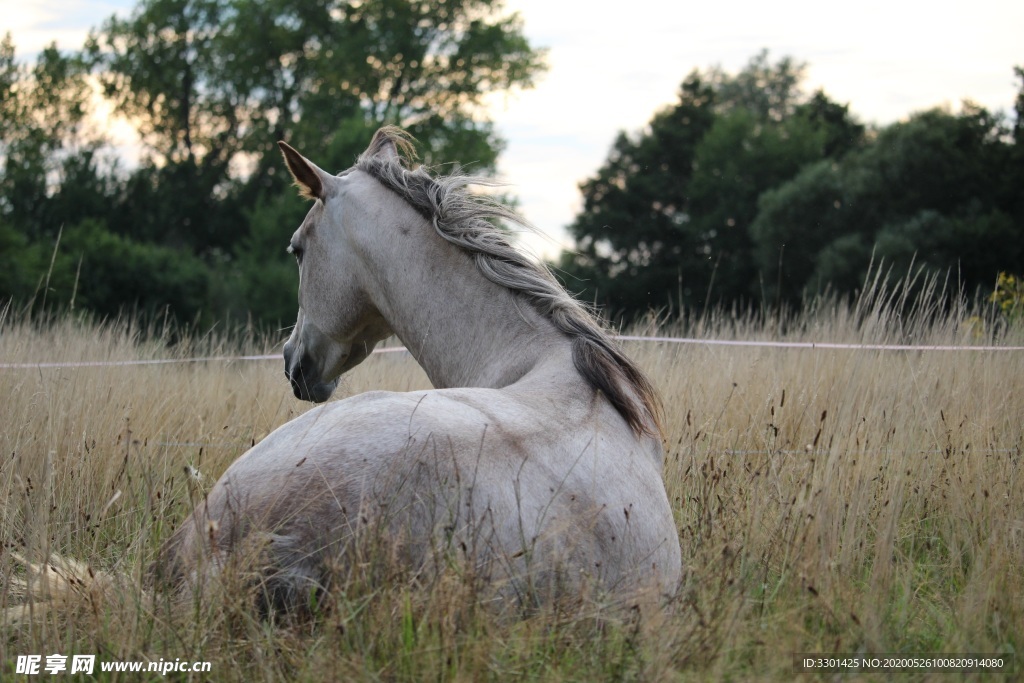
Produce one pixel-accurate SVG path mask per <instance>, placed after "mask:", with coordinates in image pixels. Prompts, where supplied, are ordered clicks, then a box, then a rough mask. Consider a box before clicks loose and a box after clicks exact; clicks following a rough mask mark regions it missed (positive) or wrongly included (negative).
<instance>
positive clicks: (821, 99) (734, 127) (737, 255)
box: [559, 52, 864, 318]
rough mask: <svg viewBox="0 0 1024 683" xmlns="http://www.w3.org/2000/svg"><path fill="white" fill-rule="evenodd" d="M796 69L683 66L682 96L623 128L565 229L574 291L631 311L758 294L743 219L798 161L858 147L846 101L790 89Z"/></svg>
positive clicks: (760, 60) (799, 70)
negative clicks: (643, 125)
mask: <svg viewBox="0 0 1024 683" xmlns="http://www.w3.org/2000/svg"><path fill="white" fill-rule="evenodd" d="M803 72H804V67H803V65H802V64H799V63H796V62H794V61H793V60H792V59H789V58H783V59H781V60H779V61H778V62H776V63H775V64H772V63H771V62H770V61H769V60H768V56H767V53H766V52H761V53H759V54H758V55H756V56H755V57H754V58H753V59H752V60H751V61H750V62H749V63H748V65H747V67H746V68H745V69H744V70H743V71H741V72H740V73H739V74H738V75H736V76H730V75H728V74H725V73H724V72H722V71H721V70H718V69H713V70H710V71H708V72H707V73H705V74H702V73H700V72H699V71H694V72H693V73H691V74H690V75H689V76H688V77H687V78H686V80H685V81H684V82H683V84H682V87H681V88H680V95H679V102H678V104H676V105H675V106H674V107H672V108H670V109H667V110H665V111H662V112H659V113H658V114H656V115H655V116H654V118H653V119H652V120H651V123H650V124H649V126H648V128H647V129H646V130H645V131H644V132H643V133H642V134H640V135H638V136H633V137H630V136H627V135H625V134H621V135H620V136H619V138H618V139H617V140H616V143H615V145H614V147H613V149H612V152H611V153H610V154H609V157H608V160H607V161H606V163H605V165H604V166H603V167H602V168H601V169H600V170H599V171H598V174H597V176H596V177H595V178H593V179H591V180H588V181H586V182H585V183H584V184H583V185H581V191H582V192H583V196H584V207H583V211H582V212H581V213H580V214H579V215H578V216H577V217H576V220H575V221H574V223H573V224H572V225H571V226H569V231H570V233H571V234H572V235H573V236H574V237H575V238H576V251H575V253H571V254H567V255H565V256H564V257H563V258H562V260H561V262H560V263H559V268H560V269H561V270H562V271H563V272H564V273H566V274H567V276H569V278H570V280H569V284H570V286H572V287H573V288H576V289H579V288H581V287H582V288H583V289H584V291H585V293H584V296H585V297H586V298H588V299H596V300H598V301H600V302H601V303H603V304H605V305H606V306H607V307H608V308H609V310H611V311H612V312H613V313H616V314H621V315H623V316H624V317H627V318H629V317H634V316H636V315H639V314H642V313H644V312H645V311H646V310H647V309H648V308H650V307H655V308H659V307H665V306H671V307H701V306H706V305H707V304H708V303H709V300H708V294H709V293H710V296H711V300H712V301H733V300H737V299H742V298H751V297H756V296H758V295H759V293H760V286H759V281H758V278H757V273H756V270H755V267H754V263H753V257H752V254H751V250H752V244H751V241H750V235H749V226H750V224H751V223H752V222H753V220H754V218H755V216H756V214H757V201H758V197H759V196H760V195H761V193H762V192H764V191H765V190H767V189H769V188H771V187H775V186H777V185H779V184H781V183H782V182H784V181H786V180H788V179H789V178H791V177H792V176H793V175H795V174H796V173H797V171H799V169H800V168H802V167H803V166H804V165H806V164H808V163H810V162H813V161H816V160H818V159H821V158H824V157H825V156H826V155H830V154H831V155H836V156H838V155H842V154H844V153H846V152H847V151H849V150H850V149H853V148H855V147H856V146H857V145H859V144H860V140H861V139H862V138H863V132H864V129H863V127H862V126H861V125H860V124H858V123H856V122H855V121H854V120H853V119H852V118H851V117H850V115H849V112H848V110H847V108H846V107H845V106H841V105H838V104H836V103H834V102H831V101H830V100H829V99H828V98H827V97H826V96H825V95H824V94H823V93H821V92H818V93H815V94H814V95H813V96H812V97H807V96H806V95H805V94H804V93H803V92H801V91H800V89H799V87H798V86H799V83H800V81H801V79H802V74H803Z"/></svg>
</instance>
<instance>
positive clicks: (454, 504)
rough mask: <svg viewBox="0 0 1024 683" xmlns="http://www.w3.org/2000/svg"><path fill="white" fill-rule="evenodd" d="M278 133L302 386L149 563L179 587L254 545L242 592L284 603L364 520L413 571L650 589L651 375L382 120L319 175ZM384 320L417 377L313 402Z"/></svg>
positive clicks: (656, 510)
mask: <svg viewBox="0 0 1024 683" xmlns="http://www.w3.org/2000/svg"><path fill="white" fill-rule="evenodd" d="M279 146H280V148H281V151H282V153H283V155H284V160H285V163H286V165H287V167H288V169H289V171H290V173H291V175H292V177H293V179H294V181H295V184H296V186H297V187H298V189H299V193H300V194H301V195H302V196H303V197H305V198H306V199H308V200H310V201H312V202H313V204H312V207H311V208H310V209H309V212H308V214H307V215H306V217H305V220H304V221H303V222H302V224H301V225H300V226H299V228H298V229H297V230H296V231H295V232H294V234H293V235H292V236H291V240H290V242H289V245H288V248H287V251H288V252H290V253H291V254H292V255H293V256H294V257H295V259H296V262H297V264H298V269H299V288H298V314H297V318H296V323H295V326H294V328H293V329H292V331H291V334H290V336H289V338H288V340H287V342H286V343H285V344H284V361H285V375H286V377H287V379H288V381H289V383H290V385H291V389H292V390H293V392H294V394H295V396H296V397H298V398H300V399H303V400H306V401H312V402H315V403H318V404H320V405H318V406H316V407H314V408H312V409H310V410H309V411H307V412H305V413H304V414H302V415H301V416H299V417H297V418H295V419H293V420H291V421H290V422H288V423H286V424H284V425H283V426H281V427H279V428H277V429H276V430H275V431H273V432H272V433H271V434H269V435H268V436H267V437H266V438H265V439H264V440H262V441H261V442H260V443H258V444H256V445H255V446H254V447H253V448H251V449H250V450H249V451H248V452H246V453H244V454H243V455H242V456H240V457H239V458H238V459H237V460H236V461H235V462H234V463H233V464H232V465H231V466H230V467H229V468H228V469H227V470H226V471H225V472H224V474H223V476H221V478H220V479H219V480H218V481H217V483H216V484H215V485H214V486H213V488H212V489H211V490H210V491H209V493H208V494H207V496H206V498H205V500H204V501H202V502H201V503H200V504H199V505H198V506H197V507H196V509H195V510H194V512H193V513H192V515H191V517H189V518H188V519H187V520H186V521H185V522H184V523H183V524H182V525H181V526H180V527H179V528H177V529H176V531H175V532H174V533H173V534H172V536H171V537H170V538H169V540H168V541H167V542H166V544H165V545H164V547H163V548H162V550H161V551H160V555H159V558H160V559H159V563H160V565H161V566H162V567H163V570H162V571H163V574H164V575H165V576H167V577H170V578H171V580H173V581H175V582H177V584H178V585H179V586H193V587H198V586H201V585H202V584H204V582H206V581H208V580H209V579H210V578H211V577H213V576H216V575H218V574H221V573H223V572H225V571H227V569H226V568H227V567H228V566H229V563H230V560H231V558H232V557H233V556H234V555H236V554H237V553H239V552H241V549H243V548H250V549H252V548H258V549H259V550H258V552H259V553H260V554H259V557H260V558H261V560H260V561H261V562H262V563H263V565H262V570H261V573H260V576H261V578H262V581H263V591H264V593H263V594H264V595H265V596H266V599H267V600H268V601H269V603H268V604H270V605H271V606H273V607H275V608H277V607H282V608H286V609H287V608H292V607H297V606H300V603H302V601H303V600H304V599H306V598H307V597H308V595H309V594H310V591H322V590H327V589H328V588H329V587H330V583H331V577H332V576H333V574H332V572H336V571H337V567H338V566H339V564H341V565H344V563H345V562H346V561H347V560H349V559H351V557H352V556H353V555H354V554H355V553H356V552H357V550H356V546H357V544H358V542H359V539H363V540H364V541H365V540H367V539H372V540H375V541H377V542H380V541H382V540H383V541H384V542H386V543H387V544H388V547H389V548H391V549H392V550H391V552H392V554H393V557H396V558H399V560H400V561H401V562H402V563H403V566H406V567H408V568H409V569H410V570H411V571H413V572H429V571H432V570H433V571H436V570H437V569H438V568H439V567H440V566H442V564H444V563H450V562H452V561H458V562H461V563H463V565H464V566H467V567H470V568H471V569H472V570H473V572H474V575H475V576H478V577H483V580H484V581H486V582H487V584H489V585H493V586H494V587H495V590H496V591H497V592H498V594H500V595H511V596H512V597H514V598H515V599H517V600H519V601H520V602H523V601H547V600H553V599H556V598H557V597H558V596H564V595H572V594H573V592H574V591H579V590H582V589H583V587H584V586H596V587H597V588H598V589H600V590H601V591H603V593H604V594H606V595H611V596H617V595H627V594H631V593H632V592H635V591H639V590H657V591H659V592H660V594H662V595H670V594H672V593H673V591H674V590H675V589H676V586H677V584H678V582H679V580H680V575H681V571H682V567H681V550H680V544H679V538H678V531H677V528H676V526H675V524H674V522H673V516H672V510H671V507H670V504H669V499H668V496H667V494H666V491H665V486H664V482H663V479H662V466H663V458H664V455H663V447H662V439H661V427H660V419H661V411H662V408H661V406H660V403H659V399H658V396H657V393H656V391H655V389H654V388H653V386H652V384H651V382H650V381H649V379H648V378H647V377H646V376H645V375H644V373H643V372H642V371H641V370H640V369H639V368H638V367H637V366H636V365H635V364H634V362H633V361H632V360H630V359H629V358H628V357H627V356H626V355H625V354H624V353H623V352H622V350H621V349H619V348H618V347H617V345H616V344H615V343H614V342H613V340H612V339H611V338H610V336H609V334H608V333H607V332H606V331H605V330H604V329H603V327H602V325H601V324H600V323H599V322H598V321H597V319H596V318H595V317H594V316H593V315H592V314H591V313H590V312H589V311H588V310H587V309H586V308H585V307H584V306H582V305H581V304H580V303H579V302H578V301H577V300H576V299H574V298H573V297H572V296H570V295H569V294H568V293H567V292H566V290H565V289H564V288H563V287H562V286H561V285H560V284H559V283H558V281H557V280H556V279H555V278H554V276H553V275H552V274H551V272H550V271H549V270H548V269H547V268H546V267H545V266H542V265H539V264H537V263H535V262H534V261H533V260H532V259H530V258H529V257H528V256H526V255H525V254H524V253H522V252H520V251H519V250H518V249H517V248H516V247H514V246H513V245H512V244H511V243H510V241H509V239H508V237H507V233H506V231H504V230H503V229H501V228H500V227H496V225H497V224H498V223H500V222H501V221H511V222H513V223H516V224H522V225H526V223H525V221H524V220H523V219H522V218H520V217H519V216H518V215H517V214H516V213H515V212H514V211H512V210H511V209H509V208H508V207H506V206H504V205H502V204H501V203H500V202H497V201H495V200H493V199H490V198H488V197H487V196H481V195H479V194H476V193H471V192H470V191H469V190H468V188H469V186H470V185H472V184H475V183H476V182H478V181H474V180H472V179H471V178H469V177H468V176H466V175H464V174H462V173H460V172H455V173H452V174H450V175H438V174H435V173H433V172H432V171H431V170H429V169H427V168H424V167H422V166H420V167H415V168H414V164H413V161H414V160H415V150H414V146H413V139H412V138H411V136H409V135H408V134H406V133H405V132H404V131H403V130H401V129H399V128H396V127H384V128H381V129H380V130H379V131H377V133H376V134H375V135H374V136H373V139H372V141H371V142H370V145H369V147H368V148H367V149H366V151H365V152H363V153H362V154H361V155H360V156H359V157H358V159H357V161H356V163H355V165H354V166H353V167H352V168H350V169H348V170H346V171H343V172H341V173H339V174H337V175H331V174H330V173H327V172H325V171H323V170H322V169H320V168H319V167H318V166H316V165H315V164H314V163H313V162H311V161H310V160H308V159H307V158H305V157H304V156H302V155H301V154H300V153H299V152H297V151H296V150H295V149H293V148H292V147H291V146H289V145H288V144H286V143H285V142H283V141H282V142H280V143H279ZM392 335H395V336H397V337H398V339H399V340H400V341H401V342H402V343H403V344H404V345H405V347H406V348H407V349H408V352H409V353H410V354H411V355H412V356H413V357H414V358H415V360H416V361H417V362H418V363H419V365H420V366H421V367H422V368H423V369H424V371H425V372H426V375H427V376H428V378H429V379H430V382H431V383H432V385H433V387H434V388H433V389H431V390H427V391H413V392H407V393H406V392H401V393H396V392H386V391H371V392H368V393H364V394H359V395H355V396H352V397H349V398H345V399H344V400H337V401H331V402H328V399H329V398H330V396H331V395H332V393H333V392H334V390H335V389H336V387H337V386H338V382H339V378H341V377H342V376H343V375H344V374H345V373H346V372H348V371H349V370H351V369H352V368H354V367H355V366H357V365H358V364H359V363H361V362H362V361H363V360H365V359H366V358H367V356H368V355H369V354H370V353H371V352H372V351H373V349H374V348H375V346H376V345H377V344H378V343H380V342H382V341H383V340H385V339H387V338H388V337H390V336H392Z"/></svg>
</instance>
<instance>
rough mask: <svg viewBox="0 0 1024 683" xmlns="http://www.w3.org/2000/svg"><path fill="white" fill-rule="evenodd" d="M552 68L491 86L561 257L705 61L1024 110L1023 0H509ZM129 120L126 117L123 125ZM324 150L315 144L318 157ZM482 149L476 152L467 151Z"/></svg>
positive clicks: (55, 25) (880, 104)
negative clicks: (595, 185)
mask: <svg viewBox="0 0 1024 683" xmlns="http://www.w3.org/2000/svg"><path fill="white" fill-rule="evenodd" d="M133 5H134V2H131V1H129V0H62V1H61V0H31V2H26V1H25V0H0V33H3V32H4V31H7V30H9V31H11V33H12V34H13V37H14V43H15V46H16V49H17V50H18V53H19V54H22V55H24V54H30V53H33V52H36V51H38V50H39V49H41V48H42V46H43V45H45V44H47V43H49V42H50V41H51V40H56V41H57V43H58V46H59V47H60V48H62V49H75V48H78V47H81V45H82V42H83V41H84V39H85V35H86V32H87V31H88V30H89V29H90V28H92V27H95V26H98V25H99V24H100V23H101V22H102V21H103V19H105V18H106V17H108V16H110V15H111V14H113V13H115V12H118V13H127V12H128V11H129V10H130V9H131V7H132V6H133ZM506 7H507V9H508V10H509V11H515V12H518V13H519V14H520V15H521V17H522V19H523V21H524V31H525V33H526V36H527V37H528V38H529V40H530V41H531V43H532V44H533V45H534V46H536V47H543V48H546V49H547V50H548V59H547V62H548V70H547V72H546V73H545V74H544V75H543V76H542V77H541V78H540V79H539V81H538V83H537V85H536V87H535V88H533V89H532V90H527V91H523V92H517V93H512V94H510V95H497V96H494V97H491V98H490V99H489V106H490V107H491V113H492V117H493V120H494V121H495V123H496V126H497V130H498V132H499V134H500V135H501V136H502V137H503V138H504V139H505V140H506V147H505V150H504V153H503V154H502V156H501V158H500V159H499V166H498V172H499V175H500V177H501V179H502V180H504V181H505V182H507V183H508V184H509V188H508V190H509V191H510V193H512V194H514V195H516V196H517V197H518V198H519V209H520V211H521V212H522V213H523V214H524V215H525V217H526V218H527V220H529V221H530V222H532V223H533V224H534V225H535V226H537V228H538V230H539V233H540V234H538V235H526V236H524V238H523V241H524V242H525V244H526V246H527V247H528V248H529V249H531V250H532V251H534V252H535V253H537V254H538V255H540V256H544V257H551V256H552V255H553V254H555V253H557V251H558V250H559V249H560V248H561V247H562V246H566V245H568V244H569V242H568V238H567V236H566V233H565V230H564V227H565V226H566V225H568V224H569V223H571V222H572V220H573V217H574V216H575V215H576V213H577V212H578V211H579V209H580V207H581V206H582V199H581V196H580V193H579V188H578V186H579V183H580V182H582V181H584V180H585V179H586V178H588V177H589V176H592V175H593V174H594V173H595V172H596V171H597V169H598V168H599V167H600V166H601V164H602V162H603V161H604V159H605V157H606V155H607V153H608V151H609V149H610V148H611V145H612V142H613V141H614V139H615V137H616V135H617V134H618V133H619V132H620V131H623V130H625V131H629V132H635V131H639V130H641V129H642V128H643V127H644V125H645V124H646V123H647V122H648V121H649V120H650V118H651V116H652V115H653V114H654V113H655V112H656V111H657V110H659V109H661V108H663V107H665V106H670V105H671V104H672V103H673V102H674V101H675V97H676V93H677V90H678V87H679V84H680V83H681V82H682V81H683V79H684V78H685V77H686V75H687V74H688V73H689V72H690V71H692V70H693V69H695V68H699V69H706V68H708V67H711V66H721V67H722V68H724V69H725V70H726V71H729V72H736V71H738V70H739V69H741V68H742V67H743V66H744V65H745V64H746V63H747V62H748V61H749V59H750V58H751V57H752V56H754V55H755V54H756V53H757V52H759V51H760V50H761V49H767V50H768V51H769V55H770V57H771V58H772V60H773V61H774V60H775V59H778V58H780V57H782V56H786V55H788V56H791V57H793V58H795V59H797V60H799V61H803V62H806V63H807V65H808V69H807V81H806V83H805V85H806V87H807V89H808V90H809V91H811V90H815V89H817V88H822V89H824V91H825V92H826V93H827V94H828V95H829V97H831V98H832V99H833V100H836V101H838V102H841V103H844V104H849V105H850V109H851V111H852V112H853V113H854V115H856V116H857V117H858V118H859V119H860V120H861V121H863V122H865V123H874V124H878V125H885V124H888V123H892V122H894V121H897V120H900V119H903V118H906V117H907V116H908V115H909V114H911V113H912V112H915V111H921V110H923V109H928V108H931V107H934V106H949V107H952V108H953V109H954V110H955V109H956V108H957V107H959V105H960V102H961V101H962V100H964V99H969V100H972V101H974V102H976V103H978V104H981V105H983V106H985V107H988V108H989V109H991V110H1004V111H1009V110H1010V109H1011V107H1012V105H1013V100H1014V97H1015V94H1016V91H1017V89H1016V82H1015V79H1014V75H1013V67H1014V65H1022V66H1024V2H1022V1H1021V0H973V1H972V2H965V1H964V0H931V1H930V2H923V1H919V0H913V1H909V0H861V1H860V2H856V3H849V2H845V3H828V2H822V1H821V0H774V2H765V1H764V0H721V1H719V2H701V3H694V2H679V1H678V0H675V1H668V2H667V1H665V0H629V2H588V3H583V2H579V1H578V0H577V1H571V0H506ZM121 134H122V135H123V134H124V133H123V131H122V133H121ZM314 160H315V159H314ZM459 161H463V162H467V161H470V160H459Z"/></svg>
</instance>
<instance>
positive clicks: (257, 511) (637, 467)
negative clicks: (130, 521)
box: [179, 389, 680, 590]
mask: <svg viewBox="0 0 1024 683" xmlns="http://www.w3.org/2000/svg"><path fill="white" fill-rule="evenodd" d="M617 420H618V422H617ZM620 422H621V420H620V419H619V418H618V415H617V414H616V413H615V412H614V410H612V409H610V407H609V406H608V405H607V403H604V402H602V401H587V402H584V401H582V400H579V401H571V400H570V401H566V402H563V403H562V404H561V405H559V406H554V405H552V406H550V407H549V406H539V407H538V406H536V405H531V404H529V403H527V402H524V401H522V400H521V399H519V398H517V397H516V396H515V395H514V394H512V393H510V392H507V391H502V390H491V389H447V390H433V391H423V392H411V393H391V392H370V393H367V394H360V395H357V396H354V397H351V398H348V399H345V400H343V401H337V402H333V403H329V404H326V405H323V406H319V407H317V408H314V409H313V410H310V411H308V412H306V413H304V414H303V415H301V416H299V417H298V418H296V419H294V420H292V421H291V422H288V423H287V424H285V425H283V426H282V427H280V428H278V429H277V430H275V431H274V432H273V433H272V434H270V435H269V436H268V437H267V438H266V439H264V440H263V441H262V442H261V443H259V444H257V445H256V446H255V447H254V448H252V449H251V450H250V451H248V452H247V453H246V454H244V455H243V456H242V457H240V458H239V459H238V460H237V461H236V462H235V463H234V464H232V466H231V467H230V468H229V469H228V470H227V471H226V472H225V474H224V476H223V477H222V478H221V480H220V481H219V482H218V483H217V485H216V486H215V487H214V489H213V490H212V491H211V492H210V495H209V497H208V502H207V506H206V508H205V509H202V508H201V509H200V510H197V513H196V515H198V516H200V517H202V518H203V519H202V520H199V519H197V520H196V523H193V524H186V525H184V526H183V529H192V530H193V531H192V532H191V534H192V538H191V539H189V542H188V543H185V545H191V546H195V545H197V544H202V543H205V539H200V535H201V534H199V533H196V531H197V530H198V531H201V529H202V527H203V525H204V524H205V525H207V526H209V524H210V520H213V521H214V523H215V525H216V527H217V534H218V538H219V539H220V542H221V543H223V544H228V543H232V542H237V539H239V538H240V537H244V536H246V535H247V534H249V533H251V531H253V530H258V531H259V533H261V534H268V535H269V536H268V537H269V538H272V539H275V541H276V543H277V545H278V557H277V559H276V561H277V562H278V563H284V564H288V563H296V564H299V565H303V564H305V565H309V564H310V563H316V562H321V561H323V560H324V556H325V554H330V553H329V552H328V553H325V552H323V551H322V550H319V549H327V548H334V550H333V551H331V552H334V553H337V552H341V549H343V548H344V547H347V546H348V545H350V544H351V543H352V542H353V540H354V539H359V538H362V539H363V540H370V541H372V542H379V541H380V536H384V537H386V538H387V540H388V541H389V542H391V543H393V544H395V545H397V546H401V550H400V552H401V553H402V554H403V555H404V556H405V558H406V560H407V561H409V562H411V564H412V565H413V566H420V567H423V566H426V565H430V564H433V563H436V561H437V560H438V559H439V558H444V561H445V562H449V561H451V559H452V556H453V555H455V556H461V559H464V560H466V561H468V562H470V563H472V565H473V566H474V567H476V568H477V569H478V570H480V571H482V572H484V573H486V574H488V575H489V576H488V578H489V579H490V580H491V581H495V582H499V583H500V582H501V579H502V578H507V579H509V580H511V582H512V584H514V585H515V587H516V590H519V589H521V587H522V586H523V585H525V584H526V583H529V584H531V585H536V584H545V585H549V586H556V587H560V589H565V588H567V586H566V583H568V584H569V585H570V586H574V585H577V584H578V583H579V581H580V579H581V577H586V576H590V577H592V578H594V579H595V580H596V582H597V583H598V584H599V585H603V586H605V587H607V588H616V589H621V588H623V587H624V586H627V585H628V586H639V585H641V584H643V583H647V582H653V583H656V584H658V585H659V586H660V587H661V588H662V589H666V590H669V589H671V588H672V587H673V585H674V583H675V582H676V581H677V580H678V576H679V572H680V558H679V544H678V540H677V538H676V531H675V526H674V524H673V521H672V515H671V511H670V509H669V505H668V501H667V499H666V497H665V492H664V487H663V484H662V482H661V474H660V460H659V458H660V444H657V443H655V442H653V440H649V439H643V438H641V439H638V438H636V437H635V436H634V435H633V434H632V432H630V431H629V430H628V429H623V428H622V425H620V424H619V423H620ZM181 533H185V534H189V533H190V532H188V531H184V532H181ZM180 540H181V539H179V541H180ZM195 549H198V548H195ZM313 549H318V550H316V551H314V550H313ZM291 574H295V575H300V576H305V575H307V574H316V570H315V569H313V568H310V567H308V566H306V567H304V568H301V569H299V570H292V571H291ZM524 577H525V578H524Z"/></svg>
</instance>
